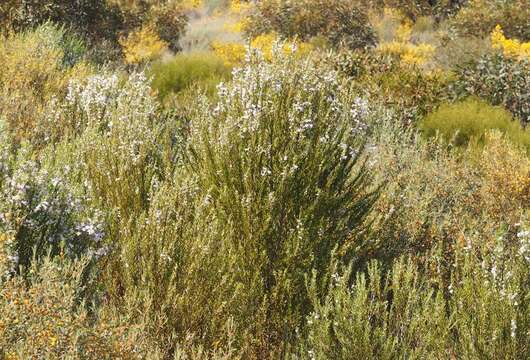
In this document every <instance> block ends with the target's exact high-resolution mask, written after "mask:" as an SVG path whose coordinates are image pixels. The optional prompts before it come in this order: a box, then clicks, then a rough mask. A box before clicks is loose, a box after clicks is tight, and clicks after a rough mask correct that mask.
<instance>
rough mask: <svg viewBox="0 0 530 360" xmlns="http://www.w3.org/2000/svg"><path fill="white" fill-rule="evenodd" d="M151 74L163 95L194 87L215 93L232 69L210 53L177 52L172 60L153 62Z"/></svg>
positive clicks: (156, 88)
mask: <svg viewBox="0 0 530 360" xmlns="http://www.w3.org/2000/svg"><path fill="white" fill-rule="evenodd" d="M149 76H150V77H152V86H153V88H154V89H155V90H157V91H158V95H159V97H160V98H161V99H164V98H165V97H167V96H168V95H169V94H171V93H178V92H180V91H183V90H186V89H189V88H191V87H198V88H202V89H204V90H206V91H207V93H209V94H213V93H214V92H215V88H216V85H217V84H218V83H219V82H221V81H223V80H228V79H229V78H230V76H231V69H230V68H229V67H227V66H226V65H225V64H224V62H223V60H222V59H221V58H218V57H217V56H215V55H213V54H211V53H191V54H178V55H176V56H175V57H174V58H172V59H171V60H169V61H166V62H158V63H155V64H153V65H152V67H151V70H150V72H149Z"/></svg>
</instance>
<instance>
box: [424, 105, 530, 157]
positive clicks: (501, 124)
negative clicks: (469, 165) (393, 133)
mask: <svg viewBox="0 0 530 360" xmlns="http://www.w3.org/2000/svg"><path fill="white" fill-rule="evenodd" d="M420 128H421V129H422V131H423V132H424V133H425V135H426V136H434V135H436V134H437V133H439V134H440V135H441V136H442V137H443V138H444V139H445V140H446V141H448V142H451V143H452V144H454V145H455V146H464V145H467V144H469V142H470V141H477V142H480V143H483V142H484V139H485V134H486V132H487V131H489V130H492V129H497V130H500V131H502V132H503V133H505V134H506V136H507V137H508V138H509V139H510V140H512V141H513V142H515V143H516V144H520V145H522V146H524V147H526V148H527V149H528V150H530V131H529V130H525V129H523V128H521V125H520V124H519V123H518V122H517V121H514V120H513V119H512V116H511V114H510V113H509V112H508V111H506V110H504V109H503V108H501V107H497V106H491V105H489V104H488V103H486V102H484V101H480V100H478V99H475V98H469V99H467V100H464V101H462V102H459V103H455V104H444V105H442V106H440V108H439V109H437V110H436V111H434V112H433V113H431V114H429V115H427V116H426V117H425V118H424V119H423V120H422V122H421V124H420Z"/></svg>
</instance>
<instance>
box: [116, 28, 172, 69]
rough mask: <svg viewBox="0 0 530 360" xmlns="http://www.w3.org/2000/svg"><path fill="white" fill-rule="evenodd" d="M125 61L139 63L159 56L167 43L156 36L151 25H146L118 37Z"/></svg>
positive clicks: (165, 48)
mask: <svg viewBox="0 0 530 360" xmlns="http://www.w3.org/2000/svg"><path fill="white" fill-rule="evenodd" d="M120 44H121V46H122V48H123V53H124V55H125V61H126V62H127V63H129V64H140V63H143V62H146V61H151V60H155V59H157V58H159V57H160V56H162V54H163V53H164V52H165V51H166V50H167V43H166V42H165V41H163V40H161V39H160V38H159V37H158V34H157V33H156V31H155V30H154V28H153V26H151V25H146V26H144V27H142V28H141V29H139V30H137V31H133V32H132V33H130V34H129V36H128V37H127V38H126V39H124V38H122V39H120Z"/></svg>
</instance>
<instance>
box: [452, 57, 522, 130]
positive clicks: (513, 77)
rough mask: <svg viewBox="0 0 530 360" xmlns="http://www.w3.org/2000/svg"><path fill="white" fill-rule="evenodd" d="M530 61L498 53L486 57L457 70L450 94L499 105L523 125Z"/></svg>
mask: <svg viewBox="0 0 530 360" xmlns="http://www.w3.org/2000/svg"><path fill="white" fill-rule="evenodd" d="M529 84H530V62H529V61H528V60H524V59H521V60H519V59H514V58H507V57H504V56H503V55H501V54H495V55H485V56H483V57H481V58H479V59H476V60H474V61H472V62H470V63H467V64H465V65H464V66H462V67H460V68H458V69H457V81H456V83H455V84H454V87H453V93H454V94H455V96H457V97H460V98H461V97H466V96H468V95H475V96H478V97H481V98H483V99H485V100H486V101H488V102H489V103H490V104H493V105H502V106H503V107H504V108H505V109H508V110H509V111H510V112H511V113H512V114H513V115H514V116H515V117H517V118H518V119H519V120H520V121H521V122H522V123H523V125H524V124H527V123H528V122H530V93H529V92H528V87H529Z"/></svg>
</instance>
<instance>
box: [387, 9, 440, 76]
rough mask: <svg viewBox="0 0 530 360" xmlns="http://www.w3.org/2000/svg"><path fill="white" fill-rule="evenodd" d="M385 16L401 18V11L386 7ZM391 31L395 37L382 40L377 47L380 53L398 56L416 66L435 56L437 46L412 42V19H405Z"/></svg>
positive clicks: (394, 18) (408, 63)
mask: <svg viewBox="0 0 530 360" xmlns="http://www.w3.org/2000/svg"><path fill="white" fill-rule="evenodd" d="M384 16H385V17H390V18H391V19H392V20H397V19H399V13H397V12H396V11H391V10H389V9H386V11H385V15H384ZM382 22H384V20H383V21H382ZM391 32H393V34H392V35H391V36H392V38H393V39H392V40H391V41H382V42H381V43H380V44H379V46H378V47H377V50H378V51H379V52H380V53H382V54H387V55H392V56H396V57H398V58H399V59H400V60H401V62H402V63H403V64H405V65H415V66H420V65H424V64H426V63H427V62H428V61H430V60H431V59H432V57H433V56H434V52H435V47H434V46H432V45H431V44H427V43H418V44H414V43H412V42H411V36H412V24H411V23H410V21H408V20H404V21H403V22H402V23H401V24H399V25H398V26H397V27H396V28H395V29H393V31H392V30H391Z"/></svg>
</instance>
